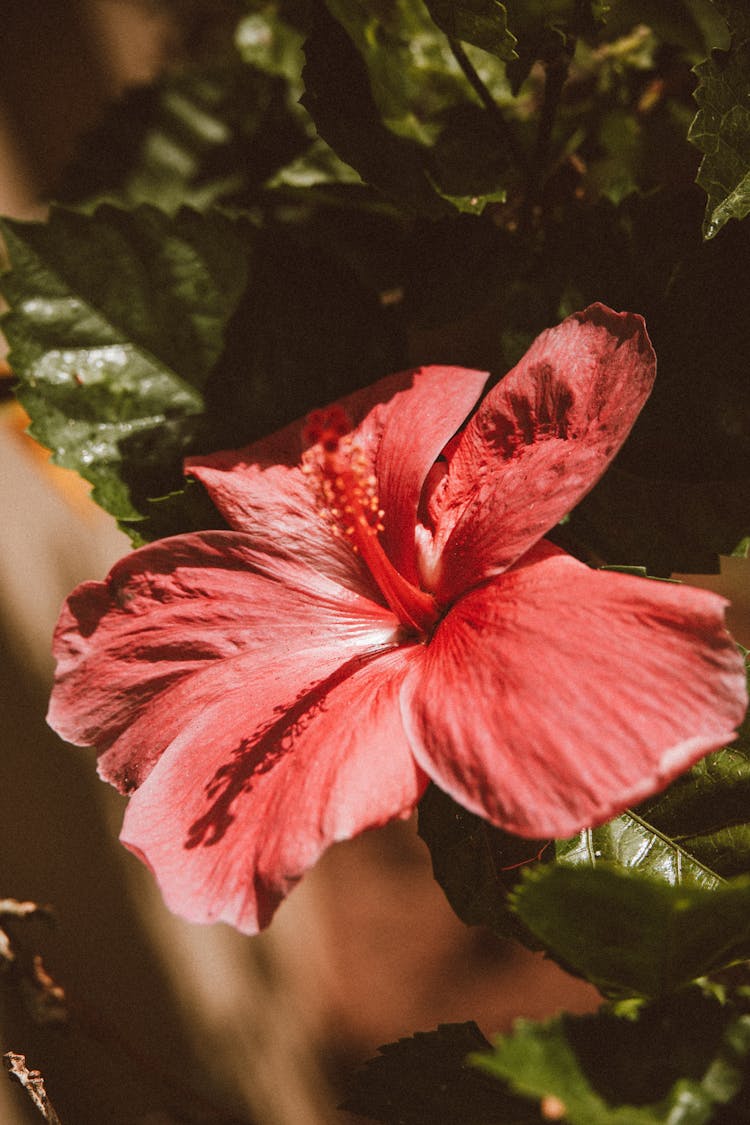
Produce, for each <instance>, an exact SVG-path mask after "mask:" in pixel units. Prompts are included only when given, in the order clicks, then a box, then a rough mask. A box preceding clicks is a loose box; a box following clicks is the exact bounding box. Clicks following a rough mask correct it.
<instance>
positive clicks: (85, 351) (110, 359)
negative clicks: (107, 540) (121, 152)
mask: <svg viewBox="0 0 750 1125" xmlns="http://www.w3.org/2000/svg"><path fill="white" fill-rule="evenodd" d="M3 233H4V235H5V239H6V244H7V247H8V251H9V254H10V258H11V262H12V272H10V273H9V274H6V275H5V277H4V278H3V283H2V284H3V292H4V293H5V296H6V297H7V299H8V301H9V302H10V304H11V306H12V309H11V311H10V312H9V313H8V314H7V315H6V317H5V319H4V329H5V332H6V334H7V337H8V340H9V342H10V345H11V349H12V350H11V362H12V365H13V369H14V371H15V373H16V375H17V376H18V378H19V380H20V384H21V386H20V390H19V397H20V399H21V401H22V402H23V404H24V406H25V407H26V409H27V411H28V413H29V414H30V416H31V419H32V425H31V433H32V434H33V435H34V436H35V437H36V438H37V439H38V440H39V441H40V442H42V444H44V445H46V446H48V447H49V448H50V449H52V451H53V457H54V459H55V460H56V461H57V462H58V464H61V465H65V466H66V467H68V468H72V469H75V470H77V471H78V472H79V473H80V474H81V475H82V476H83V477H85V478H86V479H87V480H89V481H91V483H92V484H93V485H94V498H95V499H96V500H97V501H98V503H99V504H101V505H102V507H104V508H105V509H106V510H107V511H109V512H111V513H112V514H113V515H114V516H116V517H117V518H118V519H130V520H132V519H137V518H138V517H139V516H140V515H141V514H142V506H143V501H144V499H145V497H146V496H148V495H151V496H158V495H161V494H163V493H166V492H168V491H169V490H170V487H179V486H180V484H181V472H180V463H181V458H182V454H183V452H184V451H185V449H186V448H188V447H189V446H190V443H191V441H192V439H193V437H194V435H195V432H196V427H197V426H198V422H199V418H200V415H201V413H202V410H203V392H204V389H205V385H206V382H207V379H208V376H209V373H210V372H211V370H212V368H213V367H214V365H215V363H216V361H217V359H218V357H219V355H220V354H221V352H222V349H223V345H224V329H225V327H226V324H227V321H228V320H229V317H230V316H231V314H232V312H233V310H234V308H235V306H236V305H237V302H238V301H239V298H240V295H241V293H242V290H243V287H244V285H245V281H246V277H247V248H246V241H247V234H246V233H244V234H243V227H242V225H241V224H238V223H236V222H234V221H231V220H229V219H227V218H224V217H222V216H220V215H213V216H211V217H210V218H208V217H206V216H201V215H199V214H198V213H197V212H194V211H188V210H183V211H181V212H180V213H178V214H177V215H176V216H175V217H174V218H169V217H168V216H166V215H165V214H163V213H162V212H159V211H157V210H155V209H154V208H151V207H146V206H143V207H140V208H138V209H136V210H135V211H133V212H132V213H131V212H126V211H122V210H119V209H118V208H115V207H112V206H109V205H105V206H102V207H100V208H99V209H98V210H97V211H96V212H94V213H93V214H92V215H84V214H79V213H77V212H74V211H66V210H62V209H59V210H54V211H53V212H52V215H51V217H50V221H49V223H20V222H15V221H11V220H6V221H5V222H4V224H3Z"/></svg>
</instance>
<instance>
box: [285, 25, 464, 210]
mask: <svg viewBox="0 0 750 1125" xmlns="http://www.w3.org/2000/svg"><path fill="white" fill-rule="evenodd" d="M304 50H305V59H306V63H305V69H304V71H303V74H302V77H303V80H304V83H305V94H304V96H303V98H302V104H303V105H304V106H305V108H306V109H307V110H308V112H309V113H310V116H311V117H312V119H313V121H314V122H315V125H316V128H317V130H318V133H319V134H320V136H321V137H322V138H323V140H325V141H326V142H327V143H328V144H329V145H330V146H331V147H332V148H333V149H334V151H335V152H336V153H337V154H338V156H339V157H340V158H341V160H343V161H344V162H345V163H346V164H349V165H351V166H352V167H353V168H355V169H356V170H357V172H358V173H359V174H360V176H361V177H362V179H363V180H365V181H366V182H367V183H369V184H372V185H373V186H374V187H377V188H379V189H380V190H381V191H382V192H384V193H385V194H386V195H388V196H390V197H391V198H393V199H394V200H397V201H398V202H399V203H400V204H401V206H403V207H405V208H407V209H410V210H412V211H415V212H423V213H425V214H427V215H439V214H441V213H443V212H444V211H445V210H447V205H446V204H445V203H443V202H441V200H440V199H439V198H438V196H437V195H436V194H435V191H434V190H433V187H432V185H431V183H430V180H429V178H428V176H427V174H426V171H425V167H424V161H423V159H422V155H421V153H420V150H419V147H418V146H417V145H416V144H415V143H414V142H413V141H410V140H408V139H406V138H403V137H400V136H396V135H395V134H393V133H392V132H391V131H390V130H389V129H387V128H386V126H385V125H384V124H383V122H382V120H381V118H380V113H379V111H378V108H377V106H376V104H375V101H374V100H373V96H372V92H371V90H370V84H369V78H368V74H367V68H366V66H365V64H364V62H363V60H362V58H361V57H360V55H359V53H358V52H357V49H356V47H355V46H354V44H353V43H352V41H351V39H350V38H349V36H348V35H347V33H346V31H345V30H344V28H343V27H342V26H341V25H340V24H339V23H337V22H336V20H334V19H333V18H332V17H331V16H330V15H329V14H328V12H327V10H326V9H325V8H324V6H322V5H321V6H319V7H318V8H316V12H315V22H314V24H313V29H312V32H311V34H310V36H309V38H308V39H307V40H306V42H305V47H304Z"/></svg>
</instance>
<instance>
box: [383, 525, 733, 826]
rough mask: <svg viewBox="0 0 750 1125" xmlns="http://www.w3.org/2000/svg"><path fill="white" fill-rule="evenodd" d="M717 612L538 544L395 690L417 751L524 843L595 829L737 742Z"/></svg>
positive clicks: (715, 602)
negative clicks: (712, 752) (402, 689)
mask: <svg viewBox="0 0 750 1125" xmlns="http://www.w3.org/2000/svg"><path fill="white" fill-rule="evenodd" d="M725 605H726V602H725V601H724V599H723V598H720V597H718V596H716V595H715V594H711V593H708V592H707V591H703V590H696V589H692V588H690V587H687V586H680V585H676V584H670V583H662V582H656V581H650V580H648V579H644V578H637V577H630V576H626V575H621V574H616V573H612V572H604V571H592V570H589V569H588V568H587V567H585V566H584V565H583V564H582V563H579V562H577V561H576V560H575V559H573V558H571V557H570V556H568V555H566V554H564V552H561V551H558V550H557V548H554V547H552V546H551V545H550V544H547V543H542V544H540V545H539V546H538V547H537V548H535V550H534V551H532V552H530V553H529V555H527V556H526V557H525V558H524V559H523V560H522V561H521V563H520V564H519V565H518V566H517V567H516V568H514V569H513V570H511V571H508V572H507V573H506V574H504V575H502V576H501V577H499V578H497V579H495V580H494V581H492V582H490V583H488V584H487V585H486V586H484V587H482V588H480V589H477V590H474V591H473V592H472V593H469V594H468V595H467V596H466V597H464V598H462V599H461V600H460V601H459V602H458V603H457V604H456V605H455V606H454V607H453V608H452V609H451V610H450V612H449V613H448V615H447V617H446V618H445V619H444V620H443V622H442V624H441V625H440V626H439V627H438V629H437V631H436V633H435V635H434V637H433V638H432V640H431V642H430V644H429V646H428V647H427V649H426V651H425V652H424V660H423V662H422V663H421V665H420V667H419V669H418V672H415V673H414V674H412V676H411V677H410V679H409V682H408V685H407V686H406V688H405V692H404V716H405V718H404V723H405V727H406V730H407V734H408V735H409V737H410V739H411V741H412V743H413V746H414V753H415V756H416V758H417V760H418V761H419V763H420V765H421V766H422V767H423V769H424V770H425V771H426V772H427V773H428V774H429V775H430V776H431V777H432V778H433V780H434V781H436V782H437V784H438V785H439V786H440V787H441V788H442V789H444V790H445V791H446V792H447V793H449V794H450V795H451V796H453V797H454V798H455V799H456V800H457V801H459V802H460V803H461V804H462V805H464V806H465V807H466V808H468V809H471V810H472V811H473V812H476V813H478V814H479V815H481V816H485V817H487V818H489V819H490V820H491V821H493V822H494V823H495V824H497V825H499V826H500V827H502V828H505V829H507V830H509V831H511V832H516V833H518V834H520V835H522V836H530V837H535V838H543V837H546V836H554V837H565V836H570V835H572V834H573V833H575V832H577V831H578V830H579V829H581V828H584V827H587V826H589V825H593V824H598V823H601V822H603V821H605V820H607V819H609V818H610V817H612V816H614V815H615V814H616V813H619V812H621V811H622V809H624V808H625V807H626V806H628V805H630V804H632V803H634V802H637V801H639V800H641V799H642V798H644V797H645V796H647V795H648V794H650V793H653V792H656V791H658V790H659V789H661V788H663V786H664V785H665V784H666V783H667V782H668V781H670V780H671V779H672V778H673V777H675V776H676V775H677V774H679V773H681V772H682V771H683V770H685V769H687V768H688V767H689V766H690V765H691V764H692V763H693V762H695V761H696V760H697V759H698V758H700V757H702V756H703V755H704V754H706V753H708V751H710V750H713V749H716V748H717V747H720V746H724V745H726V744H727V743H729V742H731V741H732V739H733V737H734V731H735V727H736V726H737V724H738V723H739V722H740V721H741V719H742V716H743V714H744V711H745V706H746V703H747V697H746V688H745V676H744V670H743V662H742V660H741V658H740V656H739V653H738V650H737V648H736V646H735V645H734V643H733V641H732V639H731V637H730V636H729V634H728V633H727V632H726V630H725V629H724V626H723V614H724V607H725Z"/></svg>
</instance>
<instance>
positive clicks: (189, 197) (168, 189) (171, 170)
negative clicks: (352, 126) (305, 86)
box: [56, 53, 312, 211]
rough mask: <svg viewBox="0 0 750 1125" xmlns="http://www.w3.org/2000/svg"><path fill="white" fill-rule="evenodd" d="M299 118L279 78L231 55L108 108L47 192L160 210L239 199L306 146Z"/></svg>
mask: <svg viewBox="0 0 750 1125" xmlns="http://www.w3.org/2000/svg"><path fill="white" fill-rule="evenodd" d="M292 104H294V103H292ZM300 114H302V116H303V117H306V115H304V113H303V111H302V110H301V109H300V108H299V107H297V114H294V113H293V112H292V111H291V110H290V108H289V86H288V83H287V82H286V81H285V80H283V79H281V78H279V77H274V76H269V75H268V74H266V73H261V72H260V71H259V70H257V69H255V68H254V67H252V66H250V65H248V64H246V63H243V62H242V61H241V59H240V58H239V56H238V55H237V54H236V53H235V54H232V55H230V56H229V57H228V58H225V59H222V60H221V61H220V62H216V61H214V60H211V61H209V62H204V63H200V64H197V63H196V64H193V65H189V66H186V67H185V68H183V69H180V70H179V71H175V72H170V73H167V74H165V75H164V76H163V77H161V78H160V79H159V80H158V81H157V82H155V83H154V84H153V85H152V86H149V87H146V88H143V89H136V90H132V91H129V92H128V93H127V94H126V95H125V96H124V97H123V99H122V100H121V101H119V102H117V103H115V104H114V105H113V106H112V107H111V108H110V109H109V111H108V112H107V113H106V114H105V116H104V118H103V120H102V122H101V123H100V125H98V126H97V128H96V129H95V130H94V131H93V132H92V133H91V134H90V135H88V136H87V137H85V138H84V139H83V141H82V143H81V147H80V151H79V153H78V155H77V157H76V160H75V161H74V163H73V164H72V166H71V167H70V168H69V169H68V170H67V171H66V173H65V176H64V179H63V181H62V183H61V184H60V185H59V186H58V189H57V191H56V198H58V199H60V200H61V201H63V202H72V203H79V202H82V201H84V200H91V199H94V198H101V197H102V196H107V197H108V198H110V199H114V200H119V201H121V202H122V203H127V204H130V205H133V204H136V203H152V204H154V205H155V206H158V207H160V208H161V209H162V210H166V211H174V210H176V209H177V208H178V207H180V206H182V205H189V206H192V207H196V208H198V209H205V208H207V207H209V206H210V205H211V204H213V203H215V202H217V201H219V200H224V201H232V202H233V203H239V204H244V203H247V202H248V200H251V199H252V198H253V197H254V195H255V194H256V193H257V191H258V190H259V188H260V187H261V186H262V184H263V183H264V182H265V181H266V180H267V179H268V178H269V177H270V176H272V175H273V174H274V173H275V172H276V171H277V170H278V169H279V168H281V167H283V166H284V165H285V164H287V163H289V161H291V160H293V159H295V158H296V157H297V156H298V155H299V154H300V153H301V152H303V151H304V149H305V148H306V147H308V146H309V144H310V135H309V134H310V132H311V130H312V126H311V124H310V123H309V121H308V122H307V123H306V122H305V121H303V120H301V119H300V117H299V115H300Z"/></svg>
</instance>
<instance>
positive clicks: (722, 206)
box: [688, 42, 750, 239]
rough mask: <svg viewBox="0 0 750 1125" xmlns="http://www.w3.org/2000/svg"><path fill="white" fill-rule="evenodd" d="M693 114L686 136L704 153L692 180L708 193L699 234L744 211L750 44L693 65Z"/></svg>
mask: <svg viewBox="0 0 750 1125" xmlns="http://www.w3.org/2000/svg"><path fill="white" fill-rule="evenodd" d="M695 72H696V74H697V75H698V87H697V89H696V91H695V100H696V101H697V103H698V105H699V107H700V108H699V110H698V113H697V114H696V116H695V119H694V121H693V123H692V125H691V126H690V132H689V134H688V137H689V139H690V140H691V141H692V142H693V144H694V145H696V146H697V147H698V148H699V149H700V150H701V152H703V153H705V156H704V158H703V160H702V161H701V166H700V168H699V170H698V176H697V183H698V184H700V186H701V187H702V188H703V189H704V191H705V192H706V194H707V196H708V201H707V203H706V216H705V219H704V223H703V235H704V238H707V239H708V238H713V237H714V236H715V235H716V234H718V232H719V231H720V230H721V228H722V227H723V226H724V224H725V223H727V222H728V221H729V219H744V217H745V216H746V215H747V213H748V211H750V105H749V104H748V99H749V98H750V42H744V43H740V44H739V45H735V44H734V42H733V44H732V46H731V48H730V50H729V52H728V53H727V54H720V53H717V54H715V55H714V56H713V57H712V58H711V59H708V60H707V61H706V62H703V63H701V64H700V65H699V66H697V67H696V68H695Z"/></svg>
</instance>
